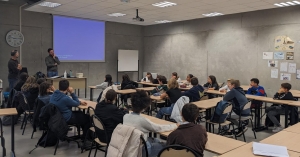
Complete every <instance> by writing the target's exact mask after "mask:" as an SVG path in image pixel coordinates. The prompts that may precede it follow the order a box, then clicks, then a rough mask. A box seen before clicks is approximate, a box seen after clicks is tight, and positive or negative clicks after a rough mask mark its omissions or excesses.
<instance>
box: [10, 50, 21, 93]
mask: <svg viewBox="0 0 300 157" xmlns="http://www.w3.org/2000/svg"><path fill="white" fill-rule="evenodd" d="M10 56H11V58H10V60H9V61H8V82H9V90H11V89H13V88H14V85H15V84H16V82H17V81H18V77H19V72H20V70H21V69H22V66H21V64H19V61H18V60H17V59H18V58H19V52H18V50H13V51H11V53H10Z"/></svg>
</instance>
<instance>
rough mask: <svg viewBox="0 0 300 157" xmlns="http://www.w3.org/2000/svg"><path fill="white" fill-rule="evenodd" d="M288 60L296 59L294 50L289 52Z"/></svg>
mask: <svg viewBox="0 0 300 157" xmlns="http://www.w3.org/2000/svg"><path fill="white" fill-rule="evenodd" d="M286 60H294V52H287V53H286Z"/></svg>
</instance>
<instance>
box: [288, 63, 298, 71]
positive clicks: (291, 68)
mask: <svg viewBox="0 0 300 157" xmlns="http://www.w3.org/2000/svg"><path fill="white" fill-rule="evenodd" d="M288 71H289V73H296V63H289V70H288Z"/></svg>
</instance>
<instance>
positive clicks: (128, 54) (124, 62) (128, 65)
mask: <svg viewBox="0 0 300 157" xmlns="http://www.w3.org/2000/svg"><path fill="white" fill-rule="evenodd" d="M118 71H139V51H138V50H118Z"/></svg>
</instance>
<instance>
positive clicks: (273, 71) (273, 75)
mask: <svg viewBox="0 0 300 157" xmlns="http://www.w3.org/2000/svg"><path fill="white" fill-rule="evenodd" d="M271 78H278V69H271Z"/></svg>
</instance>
